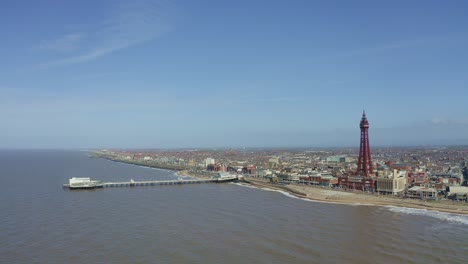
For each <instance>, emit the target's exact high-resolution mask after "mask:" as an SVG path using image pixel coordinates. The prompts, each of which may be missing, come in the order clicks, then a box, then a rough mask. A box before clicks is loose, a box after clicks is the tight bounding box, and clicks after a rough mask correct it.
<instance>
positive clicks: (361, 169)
mask: <svg viewBox="0 0 468 264" xmlns="http://www.w3.org/2000/svg"><path fill="white" fill-rule="evenodd" d="M359 127H360V128H361V145H360V147H359V160H358V168H357V174H358V175H360V176H366V177H367V176H370V175H371V174H372V172H373V170H374V169H373V167H372V159H371V153H370V145H369V121H367V117H366V112H365V111H364V112H363V113H362V119H361V123H360V124H359Z"/></svg>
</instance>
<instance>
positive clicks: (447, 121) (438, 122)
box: [428, 117, 468, 126]
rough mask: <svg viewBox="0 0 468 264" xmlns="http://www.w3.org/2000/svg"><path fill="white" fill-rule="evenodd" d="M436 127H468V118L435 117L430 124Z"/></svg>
mask: <svg viewBox="0 0 468 264" xmlns="http://www.w3.org/2000/svg"><path fill="white" fill-rule="evenodd" d="M428 123H429V124H431V125H434V126H444V125H463V126H465V125H468V117H467V118H459V119H454V118H446V117H434V118H432V119H431V120H429V122H428Z"/></svg>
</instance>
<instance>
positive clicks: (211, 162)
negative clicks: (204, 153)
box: [205, 158, 216, 168]
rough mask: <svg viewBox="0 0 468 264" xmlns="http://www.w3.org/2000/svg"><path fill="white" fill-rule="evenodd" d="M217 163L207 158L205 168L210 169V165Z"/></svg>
mask: <svg viewBox="0 0 468 264" xmlns="http://www.w3.org/2000/svg"><path fill="white" fill-rule="evenodd" d="M215 163H216V162H215V159H213V158H206V159H205V168H206V167H208V165H214V164H215Z"/></svg>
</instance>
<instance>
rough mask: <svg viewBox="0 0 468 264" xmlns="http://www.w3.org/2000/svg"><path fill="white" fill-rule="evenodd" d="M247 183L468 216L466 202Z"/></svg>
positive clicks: (325, 197) (333, 199)
mask: <svg viewBox="0 0 468 264" xmlns="http://www.w3.org/2000/svg"><path fill="white" fill-rule="evenodd" d="M247 181H248V182H249V184H251V185H253V186H256V187H261V188H270V189H277V190H283V191H287V192H289V193H290V194H292V195H295V196H297V197H300V198H307V199H311V200H315V201H322V202H332V203H342V204H364V205H365V204H367V205H381V206H399V207H407V208H417V209H426V210H434V211H439V212H446V213H454V214H467V215H468V203H465V202H452V201H424V200H417V199H409V198H406V199H403V198H398V197H392V196H389V195H380V196H379V195H375V194H365V193H362V192H347V191H340V190H333V189H328V188H321V187H316V186H308V185H301V184H290V185H278V184H271V183H269V182H268V181H266V180H263V179H252V178H249V179H248V180H247Z"/></svg>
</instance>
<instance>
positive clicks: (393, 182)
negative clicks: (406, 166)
mask: <svg viewBox="0 0 468 264" xmlns="http://www.w3.org/2000/svg"><path fill="white" fill-rule="evenodd" d="M406 174H407V173H406V171H402V170H396V169H393V170H392V169H390V168H389V167H387V166H385V165H382V166H380V167H379V168H377V176H376V178H375V185H376V191H377V192H378V193H380V194H394V195H397V194H400V193H402V192H403V191H404V190H405V188H406V183H407V177H406Z"/></svg>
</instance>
